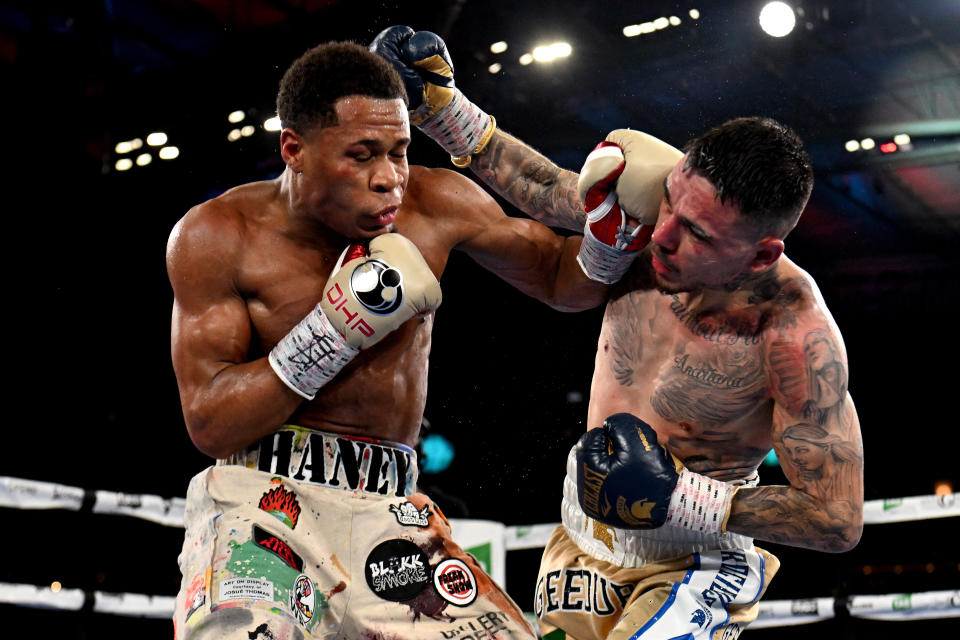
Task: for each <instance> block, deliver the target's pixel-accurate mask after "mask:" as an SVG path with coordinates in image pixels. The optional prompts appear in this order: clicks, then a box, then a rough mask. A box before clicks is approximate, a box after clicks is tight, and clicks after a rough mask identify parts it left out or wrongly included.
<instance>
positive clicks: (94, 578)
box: [0, 0, 960, 638]
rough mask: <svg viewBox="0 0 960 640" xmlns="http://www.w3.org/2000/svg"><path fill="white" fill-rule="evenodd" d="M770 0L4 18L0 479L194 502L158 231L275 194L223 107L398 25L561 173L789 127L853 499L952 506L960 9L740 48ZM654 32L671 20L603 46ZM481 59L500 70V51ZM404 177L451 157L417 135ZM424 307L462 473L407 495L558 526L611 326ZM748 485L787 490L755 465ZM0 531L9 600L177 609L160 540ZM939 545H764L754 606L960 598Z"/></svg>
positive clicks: (59, 8) (81, 12) (77, 617)
mask: <svg viewBox="0 0 960 640" xmlns="http://www.w3.org/2000/svg"><path fill="white" fill-rule="evenodd" d="M762 4H763V3H762V2H755V1H746V0H737V1H729V2H704V3H693V2H679V3H677V2H658V1H650V2H578V1H568V0H555V1H551V2H546V1H521V2H517V1H512V2H507V1H501V0H486V1H480V0H476V1H468V0H461V1H459V2H439V1H431V0H424V1H421V2H409V3H408V2H399V1H393V2H369V1H366V0H344V1H339V0H328V1H326V2H324V1H310V0H288V1H285V0H259V1H258V0H246V1H244V0H234V1H231V0H170V1H168V2H146V1H145V0H104V1H102V2H93V1H82V2H68V1H66V0H64V1H62V2H29V1H26V0H24V1H22V2H0V65H2V80H3V84H2V86H3V87H4V100H3V103H4V106H3V113H4V115H5V116H6V117H5V119H4V120H5V123H6V127H5V132H4V134H3V140H4V145H3V146H4V155H5V156H6V159H7V163H5V164H6V165H7V166H8V167H9V170H8V172H7V176H8V177H7V178H6V179H5V180H4V193H5V197H4V201H5V203H6V206H5V207H4V209H5V215H4V220H5V222H6V230H7V232H6V234H5V238H6V244H7V247H8V248H7V251H6V252H5V253H6V255H7V267H6V283H7V285H8V286H7V296H6V297H7V303H6V305H5V308H6V311H5V313H4V315H5V317H6V326H7V330H6V331H5V334H6V336H7V338H6V342H7V344H8V345H9V356H8V358H7V360H6V364H7V366H6V368H7V371H8V375H7V379H8V382H7V383H5V387H6V389H7V390H8V391H7V393H6V394H5V399H6V401H5V404H6V406H7V408H8V412H9V415H10V418H9V419H8V420H7V421H5V425H4V433H3V435H2V440H0V442H3V444H2V445H0V459H2V466H0V475H5V476H13V477H20V478H30V479H36V480H46V481H52V482H59V483H63V484H67V485H72V486H80V487H84V488H87V489H106V490H111V491H123V492H130V493H149V494H156V495H160V496H164V497H173V496H182V495H183V494H184V492H185V490H186V485H187V481H188V479H189V478H190V477H191V476H192V475H193V474H195V473H196V472H198V471H199V470H201V469H202V468H203V467H205V466H206V465H207V464H209V462H210V460H209V459H207V458H205V457H204V456H203V455H202V454H200V453H198V452H197V451H196V450H195V449H194V448H193V447H192V445H191V443H190V441H189V439H188V437H187V434H186V430H185V428H184V425H183V418H182V415H181V413H180V408H179V400H178V395H177V389H176V382H175V380H174V376H173V372H172V369H171V365H170V357H169V319H170V307H171V301H172V295H171V291H170V288H169V284H168V282H167V278H166V273H165V268H164V248H165V243H166V240H167V236H168V234H169V231H170V229H171V227H172V226H173V224H174V223H175V222H176V221H177V219H178V218H179V217H180V216H182V215H183V214H184V213H185V212H186V211H187V209H189V208H190V207H191V206H192V205H194V204H196V203H198V202H200V201H202V200H204V199H206V198H209V197H212V196H214V195H217V194H219V193H220V192H222V191H223V190H224V189H226V188H228V187H230V186H232V185H235V184H239V183H242V182H245V181H249V180H255V179H263V178H269V177H273V176H275V175H276V174H278V173H279V172H280V171H281V168H282V164H281V161H280V158H279V153H278V148H277V136H276V134H269V133H266V132H264V131H263V130H262V129H260V128H259V127H257V129H256V131H255V133H254V134H253V135H251V136H250V137H246V138H242V139H241V140H240V141H238V142H228V140H227V134H228V132H229V131H230V130H231V129H232V128H234V126H235V125H232V124H230V123H228V122H227V119H226V116H227V114H228V113H229V112H231V111H233V110H235V109H244V110H246V111H247V113H248V118H247V122H246V123H251V122H252V123H253V124H254V125H258V124H259V122H261V121H262V120H263V119H264V118H266V117H268V116H269V115H271V111H272V109H273V100H274V97H275V94H276V88H277V84H278V81H279V78H280V76H281V74H282V72H283V70H284V69H285V68H286V66H287V65H288V64H289V63H290V62H291V61H292V60H293V59H294V58H295V57H296V56H297V55H299V54H300V53H301V52H302V51H303V50H304V49H306V48H307V47H309V46H312V45H314V44H316V43H318V42H321V41H325V40H331V39H350V40H355V41H358V42H361V43H367V42H369V41H370V40H371V39H372V37H373V36H374V35H375V34H376V33H377V32H379V31H380V30H381V29H383V28H384V27H387V26H389V25H392V24H410V25H412V26H413V27H415V28H416V29H428V30H432V31H436V32H437V33H439V34H441V35H442V36H443V37H444V38H445V39H446V41H447V43H448V45H449V47H450V49H451V53H452V56H453V58H454V62H455V65H456V79H457V84H458V86H460V87H461V88H462V89H463V90H464V92H465V93H466V94H467V96H468V97H470V98H471V99H472V100H473V101H474V102H476V103H477V104H479V105H481V106H482V107H483V108H485V109H486V110H487V111H488V112H490V113H492V114H494V115H495V116H496V117H497V119H498V122H499V123H500V125H501V126H502V127H503V128H504V129H506V130H508V131H510V132H512V133H515V134H516V135H518V136H519V137H520V138H522V139H523V140H525V141H527V142H529V143H531V144H532V145H534V146H536V147H537V148H538V149H540V150H541V151H542V152H544V153H545V154H547V155H548V156H549V157H551V158H552V159H553V160H555V161H556V162H558V163H559V164H561V165H563V166H565V167H567V168H571V169H574V170H576V169H577V168H578V167H579V166H580V163H581V162H582V160H583V158H584V156H585V154H586V152H587V151H589V149H590V148H592V146H593V145H594V144H595V142H596V141H597V140H599V139H601V138H602V137H603V136H604V135H605V134H606V132H607V131H608V130H610V129H613V128H619V127H627V126H629V127H631V128H636V129H641V130H645V131H648V132H650V133H653V134H655V135H657V136H659V137H661V138H663V139H664V140H666V141H668V142H671V143H673V144H675V145H677V146H679V145H682V144H683V142H684V141H686V140H687V139H688V138H689V137H691V136H692V135H695V134H696V133H699V132H700V131H701V130H703V129H704V128H706V127H708V126H711V125H715V124H719V123H720V122H722V121H724V120H726V119H728V118H731V117H735V116H740V115H768V116H772V117H775V118H778V119H781V120H782V121H784V122H786V123H788V124H790V125H791V126H793V127H794V128H795V129H796V130H797V131H798V132H799V133H800V134H801V136H802V137H803V138H804V139H805V140H806V142H807V144H808V146H809V148H810V150H811V153H812V155H813V158H814V162H815V166H816V170H817V174H816V175H817V184H816V188H815V191H814V195H813V198H812V200H811V202H810V205H809V207H808V209H807V211H806V213H805V214H804V216H803V218H802V220H801V222H800V225H799V227H798V228H797V229H796V231H795V232H794V233H793V235H791V236H790V237H789V238H788V241H787V253H788V255H790V256H791V258H793V259H794V260H795V261H797V262H798V263H799V264H800V265H801V266H803V267H804V268H805V269H806V270H808V271H809V272H810V273H811V274H812V275H813V276H814V277H815V278H816V280H817V281H818V283H819V284H820V287H821V289H822V292H823V295H824V298H825V299H826V302H827V304H828V306H829V307H830V309H831V310H832V311H833V314H834V316H835V318H836V320H837V322H838V324H839V326H840V328H841V330H842V332H843V335H844V337H845V340H846V345H847V349H848V355H849V361H850V391H851V393H852V395H853V398H854V400H855V402H856V404H857V408H858V410H859V415H860V420H861V423H862V428H863V437H864V448H865V459H866V498H867V499H868V500H870V499H881V498H888V497H899V496H912V495H925V494H931V493H933V492H934V488H935V485H936V483H937V482H943V481H946V482H948V483H950V485H951V486H952V487H954V489H953V490H956V489H955V488H956V487H957V486H958V485H960V471H958V469H960V465H958V463H957V459H958V455H960V451H958V449H957V444H958V437H957V435H956V431H957V419H956V413H955V410H956V409H955V408H956V405H957V391H956V388H957V382H956V381H957V373H956V370H955V369H954V366H956V365H957V362H958V349H957V347H956V343H957V336H958V330H957V313H958V311H960V296H958V289H960V287H958V276H960V256H958V251H957V241H958V239H960V170H958V169H960V3H958V2H957V1H956V0H922V1H913V0H910V1H902V2H900V1H896V0H889V1H882V0H873V1H871V0H832V1H816V0H804V1H803V2H798V3H797V2H795V3H793V4H794V6H797V7H799V8H800V9H802V10H803V16H801V18H800V20H799V23H798V25H797V28H796V29H795V31H794V32H793V33H792V34H790V35H788V36H786V37H784V38H781V39H775V38H771V37H769V36H767V35H765V34H764V33H763V32H761V30H760V29H759V26H758V24H757V18H756V16H757V13H758V11H759V8H760V6H761V5H762ZM691 8H697V9H699V10H700V18H699V19H698V20H692V19H690V17H689V9H691ZM670 15H676V16H678V17H680V18H681V19H682V20H681V22H680V24H679V25H676V26H670V27H668V28H666V29H662V30H657V31H655V32H653V33H650V34H645V35H642V36H639V37H634V38H626V37H624V35H623V33H622V31H621V30H622V28H623V27H624V26H625V25H628V24H637V23H642V22H645V21H652V20H654V19H656V18H658V17H660V16H670ZM500 40H504V41H506V42H507V43H508V44H509V49H508V50H507V51H506V52H504V53H502V54H493V53H491V51H490V48H489V47H490V44H491V43H492V42H495V41H500ZM559 40H562V41H566V42H569V43H570V44H571V46H572V54H571V55H570V56H569V57H568V58H565V59H562V60H558V61H556V62H554V63H552V64H539V63H535V64H531V65H527V66H524V65H521V64H520V63H519V62H518V58H519V55H520V54H521V53H523V52H526V51H530V50H532V48H533V47H534V46H536V45H537V44H541V43H550V42H554V41H559ZM494 62H499V63H501V65H502V68H501V70H500V71H499V72H497V73H495V74H494V73H490V72H489V70H488V67H489V65H491V64H492V63H494ZM157 130H162V131H165V132H167V134H168V136H169V139H170V141H169V143H170V144H174V145H176V146H177V147H179V149H180V156H179V157H178V158H177V159H176V160H172V161H166V162H165V161H159V160H156V159H155V160H154V162H152V163H151V164H150V165H148V166H146V167H137V166H134V168H133V169H131V170H129V171H125V172H117V171H116V170H115V169H114V163H115V161H116V159H117V157H118V156H117V154H116V153H115V151H114V145H115V144H116V143H117V142H119V141H122V140H128V139H131V138H135V137H141V138H143V137H144V136H146V134H148V133H150V132H151V131H157ZM896 133H908V134H910V135H911V136H912V143H911V145H908V147H909V148H907V149H900V150H898V151H896V152H893V153H883V152H881V151H880V150H879V148H877V149H873V150H870V151H862V150H861V151H859V152H855V153H851V152H847V151H845V149H844V144H845V142H846V141H848V140H851V139H857V140H860V139H863V138H865V137H867V136H868V135H870V136H872V137H873V138H875V139H876V141H877V143H878V145H879V144H881V143H886V142H889V141H890V139H892V137H893V135H894V134H896ZM410 158H411V163H419V164H427V165H433V166H449V164H448V162H447V159H446V158H445V157H444V155H443V154H442V152H440V151H439V149H437V148H436V147H435V146H434V145H433V143H431V142H430V141H429V140H427V139H426V138H425V137H424V136H422V135H421V134H419V133H415V134H414V143H413V146H412V148H411V150H410ZM505 207H506V205H505ZM507 210H508V212H509V213H510V214H511V215H518V213H517V212H516V211H515V210H512V209H509V208H507ZM442 284H443V285H444V302H443V306H442V307H441V309H440V310H439V312H438V314H437V322H436V327H435V333H434V346H433V353H432V368H431V372H430V394H429V400H428V403H427V410H426V415H427V417H428V419H429V421H430V423H431V432H432V433H438V434H442V435H443V436H444V437H445V438H447V439H448V440H449V441H450V442H451V443H452V444H453V445H454V447H455V449H456V457H455V458H454V460H453V462H452V465H451V466H450V468H449V469H448V470H446V471H444V472H442V473H439V474H434V475H427V476H425V477H424V478H423V480H424V483H423V484H424V485H425V486H426V488H427V489H428V491H432V492H433V493H434V494H435V497H436V499H437V500H438V501H439V502H440V504H441V505H442V506H444V507H445V509H446V510H447V513H448V515H455V516H461V517H472V518H483V519H491V520H498V521H501V522H505V523H507V524H531V523H537V522H554V521H556V520H557V519H558V509H557V506H558V502H559V490H560V479H561V476H562V473H563V466H564V465H563V461H564V458H565V455H566V452H567V450H568V449H569V447H570V446H571V445H572V444H573V443H574V442H575V441H576V439H577V437H578V436H579V434H580V433H581V431H582V430H583V426H584V416H585V413H586V402H585V398H586V397H587V393H588V389H589V383H590V377H591V374H592V368H593V354H594V350H595V346H596V339H597V334H598V328H599V323H600V318H601V311H600V310H596V311H592V312H586V313H581V314H573V315H570V314H559V313H555V312H552V311H550V310H549V309H547V308H546V307H544V306H543V305H541V304H539V303H536V302H534V301H531V300H529V299H526V298H525V297H524V296H522V295H521V294H519V293H517V292H515V291H514V290H512V289H510V288H509V287H507V286H506V285H505V284H503V283H502V282H500V281H499V280H497V279H496V278H495V277H493V276H492V275H490V274H489V273H487V272H485V271H484V270H482V269H480V268H479V267H477V266H476V265H475V264H473V263H472V262H471V261H470V260H469V259H468V258H466V257H465V256H463V255H459V254H457V255H454V257H453V258H452V259H451V261H450V263H449V267H448V269H447V271H446V273H445V274H444V277H443V281H442ZM505 310H509V311H505ZM761 473H762V475H761V480H762V481H763V482H764V483H767V484H772V483H778V482H782V481H783V477H782V474H781V473H780V471H779V470H778V469H777V468H774V467H764V468H762V470H761ZM0 518H2V522H3V533H4V536H3V541H4V542H3V549H4V555H3V561H2V562H0V582H12V583H26V584H35V585H45V584H50V583H51V582H53V581H59V582H61V583H62V584H63V585H64V587H73V588H81V589H85V590H103V591H110V592H133V593H146V594H155V595H173V594H174V593H175V592H176V591H177V588H178V584H179V572H178V569H177V566H176V556H177V553H178V552H179V548H180V544H181V540H182V530H179V529H175V528H165V527H161V526H158V525H155V524H152V523H148V522H144V521H140V520H135V519H129V518H122V517H119V516H103V515H99V516H98V515H92V514H83V513H71V512H66V511H16V510H12V509H0ZM957 531H958V528H957V521H956V520H955V519H947V520H932V521H922V522H913V523H903V524H889V525H877V526H872V527H868V528H867V530H866V531H865V534H864V536H863V540H862V542H861V543H860V545H859V546H858V547H857V548H856V549H855V550H854V551H852V552H850V553H846V554H842V555H827V554H820V553H815V552H810V551H803V550H798V549H792V548H788V547H782V546H778V545H768V546H769V547H770V548H771V549H772V550H773V551H774V552H775V553H776V554H777V555H778V556H779V557H780V558H781V560H782V561H783V568H782V570H781V572H780V574H779V575H778V577H777V578H776V580H775V581H774V582H773V583H772V585H771V587H770V589H769V591H768V596H767V597H768V598H795V597H816V596H844V595H847V594H853V593H856V594H884V593H895V592H904V591H927V590H937V589H956V588H958V587H960V566H958V560H960V554H958V553H957V539H958V536H957ZM538 560H539V551H538V550H531V551H522V552H513V553H511V554H510V556H509V563H508V573H507V586H508V590H509V592H510V593H511V594H512V595H513V596H514V598H515V599H516V600H517V601H518V602H519V603H520V605H521V606H522V607H523V608H525V609H527V610H530V609H531V608H532V588H533V580H534V577H535V574H536V566H537V562H538ZM0 612H2V615H3V620H4V628H5V629H6V630H7V632H8V635H15V633H12V632H18V631H21V630H26V629H28V628H33V629H35V634H36V635H40V636H44V635H54V634H55V635H57V636H58V637H62V638H110V637H138V638H169V637H171V625H169V623H168V622H166V621H163V620H144V619H137V618H125V617H117V616H108V615H102V614H95V613H91V612H58V611H44V610H37V609H25V608H20V607H15V606H12V605H2V606H0ZM956 624H957V623H956V620H955V619H954V620H952V621H924V622H885V623H882V622H868V621H862V620H853V619H842V618H840V619H837V620H833V621H830V622H821V623H817V624H816V625H814V626H805V627H794V628H788V629H771V630H757V631H752V632H747V633H748V635H747V637H752V638H764V637H766V638H772V637H788V638H789V637H797V638H799V637H801V636H805V635H806V634H809V633H823V634H825V636H826V637H844V638H855V637H867V636H868V635H869V636H870V637H873V638H885V637H891V638H892V637H894V634H896V637H901V636H902V635H903V634H905V633H909V634H932V633H943V632H945V631H947V630H949V629H950V628H953V629H954V631H955V630H956Z"/></svg>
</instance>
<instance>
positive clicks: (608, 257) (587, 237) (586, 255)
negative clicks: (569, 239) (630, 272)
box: [577, 221, 640, 284]
mask: <svg viewBox="0 0 960 640" xmlns="http://www.w3.org/2000/svg"><path fill="white" fill-rule="evenodd" d="M638 255H640V252H639V251H622V250H620V249H617V248H615V247H611V246H610V245H608V244H607V243H605V242H603V241H601V240H598V239H597V238H596V236H594V235H593V232H592V231H591V230H590V223H589V221H588V222H587V224H586V225H585V226H584V228H583V241H582V242H581V243H580V253H579V254H577V264H579V265H580V268H581V269H583V272H584V273H585V274H586V276H587V277H588V278H590V279H591V280H596V281H597V282H603V283H605V284H613V283H614V282H616V281H618V280H619V279H620V278H622V277H623V274H625V273H626V272H627V269H629V268H630V265H631V264H633V261H634V260H636V259H637V256H638Z"/></svg>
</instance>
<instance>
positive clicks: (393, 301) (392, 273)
mask: <svg viewBox="0 0 960 640" xmlns="http://www.w3.org/2000/svg"><path fill="white" fill-rule="evenodd" d="M402 285H403V276H401V275H400V271H399V270H397V269H394V268H393V267H391V266H390V265H388V264H386V263H384V262H380V261H379V260H368V261H367V262H365V263H363V264H361V265H360V266H358V267H357V268H356V269H354V270H353V273H352V274H350V289H351V290H352V291H353V295H354V296H355V297H356V298H357V300H359V301H360V304H362V305H363V306H364V307H366V308H367V310H369V311H372V312H374V313H379V314H382V315H386V314H389V313H393V312H394V311H396V310H397V309H398V308H399V307H400V304H401V303H402V302H403V286H402Z"/></svg>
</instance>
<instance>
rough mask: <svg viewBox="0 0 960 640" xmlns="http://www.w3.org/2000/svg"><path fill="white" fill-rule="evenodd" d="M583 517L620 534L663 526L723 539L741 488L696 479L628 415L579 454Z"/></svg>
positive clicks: (583, 444)
mask: <svg viewBox="0 0 960 640" xmlns="http://www.w3.org/2000/svg"><path fill="white" fill-rule="evenodd" d="M574 454H575V457H576V461H577V493H578V499H579V502H580V507H581V508H582V509H583V512H584V513H585V514H586V515H587V516H589V517H591V518H593V519H595V520H598V521H600V522H603V523H604V524H608V525H612V526H614V527H618V528H621V529H656V528H658V527H661V526H664V525H670V526H677V527H682V528H684V529H689V530H692V531H698V532H702V533H705V534H722V533H723V532H724V527H725V526H726V518H727V516H728V515H729V509H730V502H731V501H732V500H733V496H734V494H735V493H736V491H737V488H738V487H737V486H735V485H732V484H730V483H727V482H722V481H720V480H714V479H712V478H709V477H707V476H703V475H700V474H698V473H693V472H691V471H689V470H688V469H686V468H684V466H683V464H682V463H681V462H680V461H679V460H678V459H677V458H676V457H675V456H673V454H671V453H670V452H669V451H667V449H666V448H665V447H663V446H661V445H660V444H659V443H658V442H657V432H656V431H654V430H653V428H652V427H651V426H650V425H648V424H647V423H646V422H644V421H643V420H640V419H639V418H637V417H636V416H633V415H630V414H629V413H618V414H614V415H612V416H610V417H609V418H607V419H606V420H605V421H604V422H603V425H602V426H601V427H598V428H596V429H591V430H589V431H587V432H586V433H585V434H583V436H582V437H581V438H580V441H579V442H578V443H577V444H576V446H575V448H574Z"/></svg>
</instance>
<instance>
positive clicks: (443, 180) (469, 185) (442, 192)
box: [403, 165, 499, 220]
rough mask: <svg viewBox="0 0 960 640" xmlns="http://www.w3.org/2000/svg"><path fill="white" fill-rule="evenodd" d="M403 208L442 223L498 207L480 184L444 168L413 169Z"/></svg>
mask: <svg viewBox="0 0 960 640" xmlns="http://www.w3.org/2000/svg"><path fill="white" fill-rule="evenodd" d="M403 201H404V205H405V206H407V207H410V208H413V209H415V210H416V211H417V212H418V213H419V214H420V215H423V216H425V217H428V218H437V219H442V220H457V219H465V220H466V219H470V218H472V217H475V216H478V215H481V214H483V213H484V212H486V211H490V210H497V211H499V205H497V204H496V201H495V200H494V199H493V197H492V196H490V195H489V194H488V193H487V192H486V191H484V190H483V188H481V187H480V186H479V185H478V184H477V183H475V182H474V181H473V180H470V179H469V178H467V177H466V176H464V175H462V174H459V173H457V172H456V171H451V170H450V169H442V168H433V169H430V168H427V167H422V166H419V165H412V166H411V167H410V178H409V182H408V184H407V191H406V192H405V193H404V197H403Z"/></svg>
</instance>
